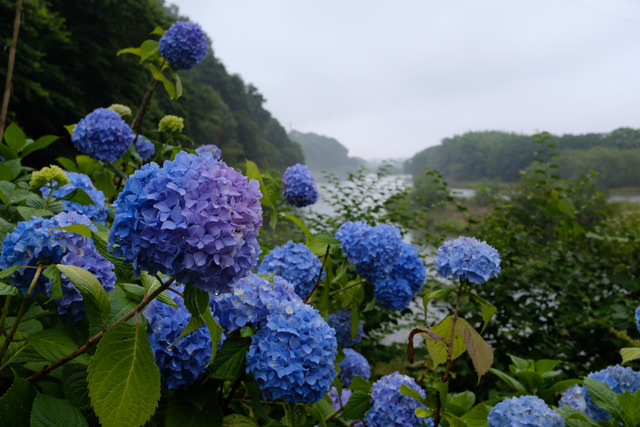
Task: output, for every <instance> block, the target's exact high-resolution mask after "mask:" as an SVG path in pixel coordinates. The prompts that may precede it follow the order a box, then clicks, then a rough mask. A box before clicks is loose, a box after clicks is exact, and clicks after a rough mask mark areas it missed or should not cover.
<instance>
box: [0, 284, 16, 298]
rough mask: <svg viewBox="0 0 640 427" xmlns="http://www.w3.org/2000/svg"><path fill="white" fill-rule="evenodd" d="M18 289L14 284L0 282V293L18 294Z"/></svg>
mask: <svg viewBox="0 0 640 427" xmlns="http://www.w3.org/2000/svg"><path fill="white" fill-rule="evenodd" d="M19 294H20V291H18V288H16V287H15V286H11V285H7V284H5V283H1V282H0V295H13V296H15V295H19Z"/></svg>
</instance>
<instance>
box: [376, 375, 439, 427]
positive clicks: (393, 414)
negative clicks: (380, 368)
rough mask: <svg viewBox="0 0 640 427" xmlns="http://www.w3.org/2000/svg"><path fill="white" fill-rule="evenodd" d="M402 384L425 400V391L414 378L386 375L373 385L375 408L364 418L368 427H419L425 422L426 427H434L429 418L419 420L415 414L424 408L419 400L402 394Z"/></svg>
mask: <svg viewBox="0 0 640 427" xmlns="http://www.w3.org/2000/svg"><path fill="white" fill-rule="evenodd" d="M402 384H405V385H407V386H408V387H411V388H412V389H414V390H415V391H417V392H418V393H419V394H420V396H422V397H423V398H424V397H425V396H426V394H425V392H424V390H423V389H422V388H421V387H420V386H419V385H418V384H416V382H415V381H414V380H413V378H411V377H408V376H406V375H402V374H400V373H398V372H394V373H393V374H389V375H385V376H384V377H382V378H380V379H379V380H378V381H376V382H375V383H373V386H372V393H371V402H372V403H373V406H372V407H371V409H369V411H367V413H366V414H365V416H364V421H365V424H366V425H367V427H391V426H397V427H406V426H419V425H422V422H424V423H425V424H424V425H426V426H430V427H432V426H433V421H432V420H431V419H430V418H428V419H424V418H418V417H417V416H416V414H415V413H414V411H415V409H416V408H418V407H424V405H422V404H421V403H419V402H418V401H417V400H415V399H413V398H411V397H409V396H405V395H404V394H400V386H401V385H402Z"/></svg>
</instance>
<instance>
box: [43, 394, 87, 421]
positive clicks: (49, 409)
mask: <svg viewBox="0 0 640 427" xmlns="http://www.w3.org/2000/svg"><path fill="white" fill-rule="evenodd" d="M49 426H65V427H83V426H88V424H87V420H85V418H84V417H83V416H82V414H81V413H80V411H78V409H77V408H76V407H75V406H73V405H72V404H71V402H69V401H68V400H66V399H59V398H57V397H53V396H49V395H47V394H39V395H38V396H37V397H36V398H35V400H34V401H33V407H32V409H31V427H49Z"/></svg>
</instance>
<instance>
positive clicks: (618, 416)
mask: <svg viewBox="0 0 640 427" xmlns="http://www.w3.org/2000/svg"><path fill="white" fill-rule="evenodd" d="M584 386H585V387H586V389H587V391H588V392H589V396H590V397H591V399H592V400H593V403H595V404H596V405H598V406H599V407H600V408H602V409H604V410H605V411H607V412H608V413H609V414H610V415H611V416H612V417H613V418H614V419H615V420H617V421H619V422H621V423H622V424H623V425H625V426H630V425H633V424H632V423H631V421H630V420H629V419H628V417H627V415H626V414H625V413H624V410H623V409H622V406H621V405H620V402H618V398H617V396H616V394H615V393H614V392H613V391H612V390H611V388H610V387H609V386H608V385H607V384H605V383H603V382H600V381H598V380H594V379H593V378H585V379H584Z"/></svg>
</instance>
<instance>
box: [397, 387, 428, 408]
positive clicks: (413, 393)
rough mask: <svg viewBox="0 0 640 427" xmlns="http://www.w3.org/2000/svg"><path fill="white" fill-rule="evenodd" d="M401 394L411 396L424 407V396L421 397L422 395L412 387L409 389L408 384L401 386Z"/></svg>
mask: <svg viewBox="0 0 640 427" xmlns="http://www.w3.org/2000/svg"><path fill="white" fill-rule="evenodd" d="M400 394H404V395H405V396H409V397H410V398H412V399H415V400H417V401H418V402H420V403H422V404H423V405H424V399H423V398H422V396H420V393H418V392H417V391H416V390H414V389H413V388H412V387H409V386H408V385H406V384H401V385H400Z"/></svg>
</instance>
